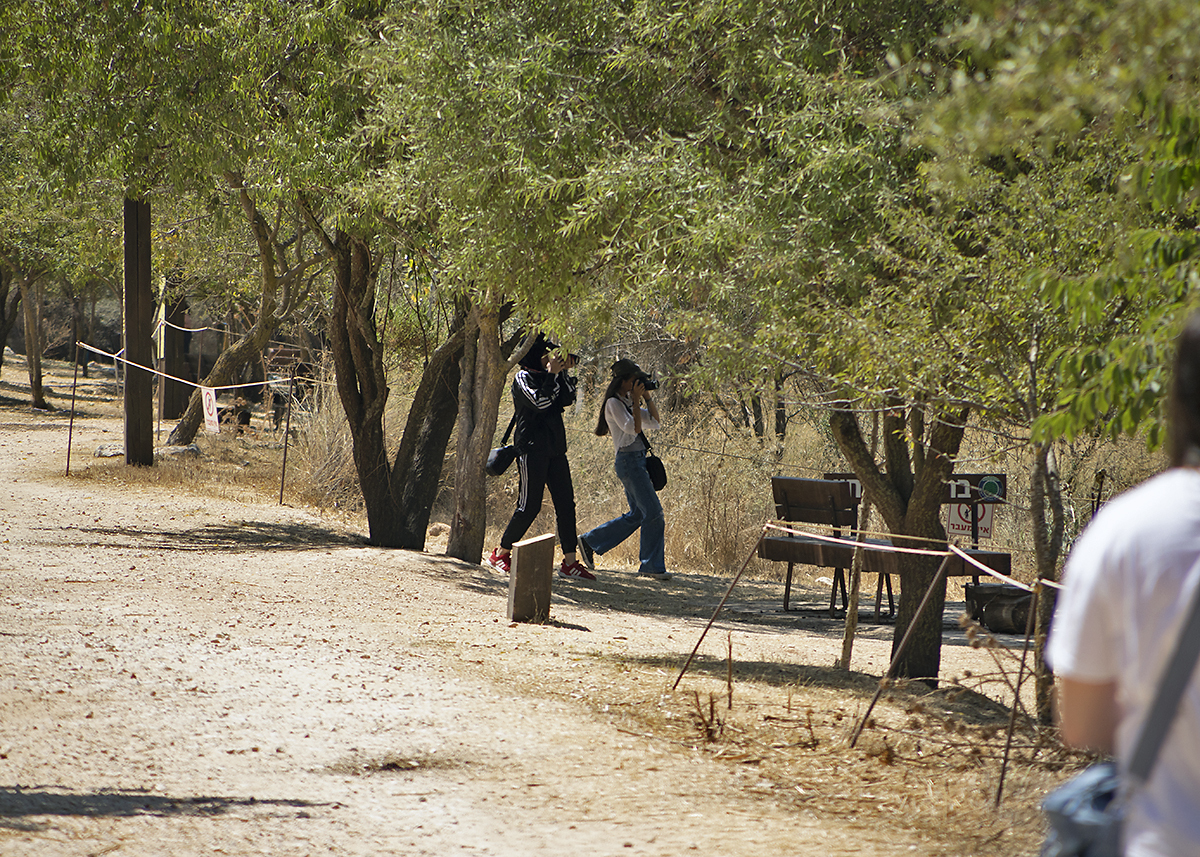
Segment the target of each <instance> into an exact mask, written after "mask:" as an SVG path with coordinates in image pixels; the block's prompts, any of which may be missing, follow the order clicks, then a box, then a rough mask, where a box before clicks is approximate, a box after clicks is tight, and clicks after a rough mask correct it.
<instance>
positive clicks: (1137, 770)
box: [1041, 574, 1200, 857]
mask: <svg viewBox="0 0 1200 857" xmlns="http://www.w3.org/2000/svg"><path fill="white" fill-rule="evenodd" d="M1189 577H1190V574H1189ZM1198 656H1200V587H1197V589H1196V592H1195V594H1193V596H1192V603H1191V605H1190V607H1189V608H1188V615H1187V618H1186V619H1185V620H1184V623H1183V627H1182V629H1181V630H1180V632H1179V639H1178V640H1176V641H1175V651H1174V652H1172V654H1171V657H1170V659H1169V660H1168V661H1167V665H1166V668H1165V669H1164V670H1163V674H1162V678H1160V679H1159V682H1158V693H1157V694H1156V695H1155V697H1154V702H1153V703H1151V705H1150V712H1149V714H1148V715H1147V716H1146V721H1145V723H1143V724H1142V730H1141V732H1139V733H1138V738H1137V741H1136V742H1135V743H1134V745H1133V755H1132V756H1131V757H1130V760H1129V770H1128V771H1127V772H1126V773H1125V776H1124V778H1123V779H1122V776H1121V774H1120V772H1119V771H1118V770H1117V766H1116V765H1115V764H1113V763H1112V762H1099V763H1097V764H1095V765H1091V766H1090V767H1088V768H1086V769H1085V770H1084V771H1082V772H1081V773H1078V774H1076V775H1075V776H1074V777H1072V778H1071V779H1069V780H1067V781H1066V782H1065V783H1063V784H1062V785H1061V786H1059V787H1058V788H1057V789H1055V790H1054V791H1052V792H1050V794H1049V795H1047V796H1046V799H1045V800H1044V801H1043V802H1042V810H1043V811H1044V812H1045V813H1046V820H1047V821H1048V822H1049V825H1050V829H1049V831H1048V833H1047V834H1046V840H1045V842H1044V843H1043V844H1042V852H1041V857H1120V854H1121V851H1122V844H1123V843H1122V842H1121V833H1122V828H1123V827H1124V823H1125V806H1126V804H1127V802H1128V798H1129V794H1130V793H1131V792H1132V791H1133V790H1134V789H1136V788H1138V787H1140V786H1141V785H1142V784H1143V783H1145V782H1146V780H1147V779H1148V778H1149V776H1150V771H1151V770H1152V769H1153V767H1154V761H1155V759H1157V758H1158V751H1159V750H1160V749H1161V748H1162V742H1163V740H1164V739H1165V738H1166V736H1167V732H1168V730H1169V729H1170V727H1171V721H1172V720H1174V719H1175V713H1176V712H1177V711H1178V710H1179V701H1180V700H1181V699H1182V698H1183V692H1184V690H1185V689H1186V687H1187V685H1188V682H1189V681H1190V680H1191V677H1192V672H1193V670H1194V668H1195V666H1196V659H1197V657H1198Z"/></svg>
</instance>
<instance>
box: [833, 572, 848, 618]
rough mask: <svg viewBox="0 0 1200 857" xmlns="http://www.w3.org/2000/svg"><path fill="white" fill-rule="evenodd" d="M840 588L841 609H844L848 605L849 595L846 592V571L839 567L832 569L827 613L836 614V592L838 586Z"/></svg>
mask: <svg viewBox="0 0 1200 857" xmlns="http://www.w3.org/2000/svg"><path fill="white" fill-rule="evenodd" d="M839 586H840V587H841V590H842V609H843V610H845V609H847V608H848V607H849V606H850V596H849V595H847V594H846V573H845V571H843V570H842V569H840V568H835V569H834V570H833V589H832V590H830V592H829V615H830V616H836V615H837V594H838V587H839Z"/></svg>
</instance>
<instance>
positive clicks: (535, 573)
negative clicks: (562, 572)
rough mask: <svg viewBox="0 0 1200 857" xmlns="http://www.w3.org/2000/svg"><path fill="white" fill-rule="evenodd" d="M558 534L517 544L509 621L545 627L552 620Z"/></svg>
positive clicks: (510, 583) (548, 534)
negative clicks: (542, 624)
mask: <svg viewBox="0 0 1200 857" xmlns="http://www.w3.org/2000/svg"><path fill="white" fill-rule="evenodd" d="M554 544H555V541H554V534H553V533H547V534H546V535H544V536H538V537H537V538H533V539H525V540H524V541H520V542H517V543H516V544H514V545H513V548H512V571H511V572H510V573H509V576H508V621H510V622H536V623H542V622H545V621H547V620H548V619H549V618H550V582H551V580H553V577H554Z"/></svg>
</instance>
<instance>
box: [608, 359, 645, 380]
mask: <svg viewBox="0 0 1200 857" xmlns="http://www.w3.org/2000/svg"><path fill="white" fill-rule="evenodd" d="M645 374H646V373H645V372H643V371H642V367H641V366H639V365H637V364H636V363H634V362H633V361H632V360H630V359H628V358H627V357H622V358H621V359H620V360H618V361H617V362H616V363H614V364H613V365H612V376H613V378H614V379H616V378H633V377H636V376H637V375H645Z"/></svg>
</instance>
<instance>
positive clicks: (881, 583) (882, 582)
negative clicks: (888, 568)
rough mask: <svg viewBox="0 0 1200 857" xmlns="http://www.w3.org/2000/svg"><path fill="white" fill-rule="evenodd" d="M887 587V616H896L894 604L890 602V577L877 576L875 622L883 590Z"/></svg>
mask: <svg viewBox="0 0 1200 857" xmlns="http://www.w3.org/2000/svg"><path fill="white" fill-rule="evenodd" d="M885 586H886V587H887V596H888V616H894V615H896V604H895V602H894V601H893V600H892V576H891V575H890V574H881V575H879V580H878V581H877V582H876V584H875V620H876V621H878V620H879V608H880V602H881V601H882V600H883V588H884V587H885Z"/></svg>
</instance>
